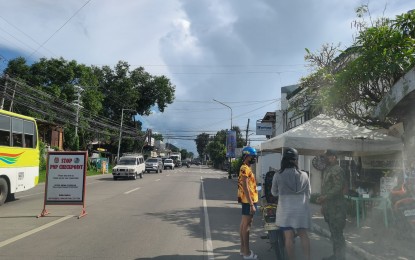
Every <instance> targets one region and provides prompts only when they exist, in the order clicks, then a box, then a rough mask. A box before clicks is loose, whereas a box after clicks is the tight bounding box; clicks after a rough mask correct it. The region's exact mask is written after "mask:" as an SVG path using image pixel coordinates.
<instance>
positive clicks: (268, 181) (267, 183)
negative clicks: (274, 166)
mask: <svg viewBox="0 0 415 260" xmlns="http://www.w3.org/2000/svg"><path fill="white" fill-rule="evenodd" d="M274 174H275V171H269V172H267V173H266V174H265V180H264V196H265V200H266V201H267V203H273V204H278V197H274V196H273V195H272V193H271V187H272V179H273V178H274Z"/></svg>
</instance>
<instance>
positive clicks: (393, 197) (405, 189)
mask: <svg viewBox="0 0 415 260" xmlns="http://www.w3.org/2000/svg"><path fill="white" fill-rule="evenodd" d="M390 201H391V203H392V213H393V216H394V219H395V224H397V226H398V228H399V229H400V231H401V232H400V235H404V236H407V237H408V238H412V239H415V176H413V177H409V178H407V179H406V180H405V181H404V183H403V184H402V185H401V187H400V189H398V190H392V191H391V193H390Z"/></svg>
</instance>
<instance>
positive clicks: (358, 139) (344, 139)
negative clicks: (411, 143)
mask: <svg viewBox="0 0 415 260" xmlns="http://www.w3.org/2000/svg"><path fill="white" fill-rule="evenodd" d="M283 147H292V148H295V149H297V150H298V151H299V153H300V154H303V155H316V154H321V153H322V152H323V151H324V150H327V149H334V150H337V151H344V152H350V153H353V154H367V155H369V154H388V153H396V152H402V149H403V143H402V141H401V139H399V138H397V137H393V136H389V135H387V134H385V133H381V132H379V131H374V130H370V129H367V128H364V127H359V126H356V125H353V124H350V123H347V122H344V121H341V120H337V119H335V118H332V117H329V116H327V115H324V114H321V115H319V116H317V117H315V118H313V119H311V120H309V121H307V122H305V123H304V124H302V125H300V126H298V127H296V128H293V129H291V130H289V131H287V132H285V133H283V134H281V135H278V136H276V137H274V138H272V139H269V140H267V141H265V142H263V143H261V151H262V152H263V153H267V152H273V153H280V152H281V149H282V148H283Z"/></svg>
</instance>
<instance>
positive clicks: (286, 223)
mask: <svg viewBox="0 0 415 260" xmlns="http://www.w3.org/2000/svg"><path fill="white" fill-rule="evenodd" d="M271 193H272V195H273V196H278V207H277V215H276V220H275V222H276V224H277V226H278V227H279V228H280V229H281V230H283V231H284V240H285V250H286V253H287V257H288V259H289V260H293V259H295V251H294V238H295V236H296V235H298V236H299V237H300V240H301V247H302V249H303V254H304V258H305V259H308V260H310V239H309V237H308V229H310V228H311V211H310V194H311V188H310V179H309V177H308V175H307V173H306V172H304V171H300V170H299V169H298V152H297V150H296V149H293V148H286V149H285V150H284V152H283V156H282V160H281V169H280V170H279V172H277V173H276V174H274V177H273V179H272V188H271Z"/></svg>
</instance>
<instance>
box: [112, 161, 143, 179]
mask: <svg viewBox="0 0 415 260" xmlns="http://www.w3.org/2000/svg"><path fill="white" fill-rule="evenodd" d="M144 171H145V163H144V157H143V156H142V155H123V156H122V157H121V158H120V161H119V162H118V164H117V165H116V166H115V167H114V168H112V177H113V178H114V180H117V179H118V178H129V179H133V180H136V179H137V176H140V179H142V178H143V174H144Z"/></svg>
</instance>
